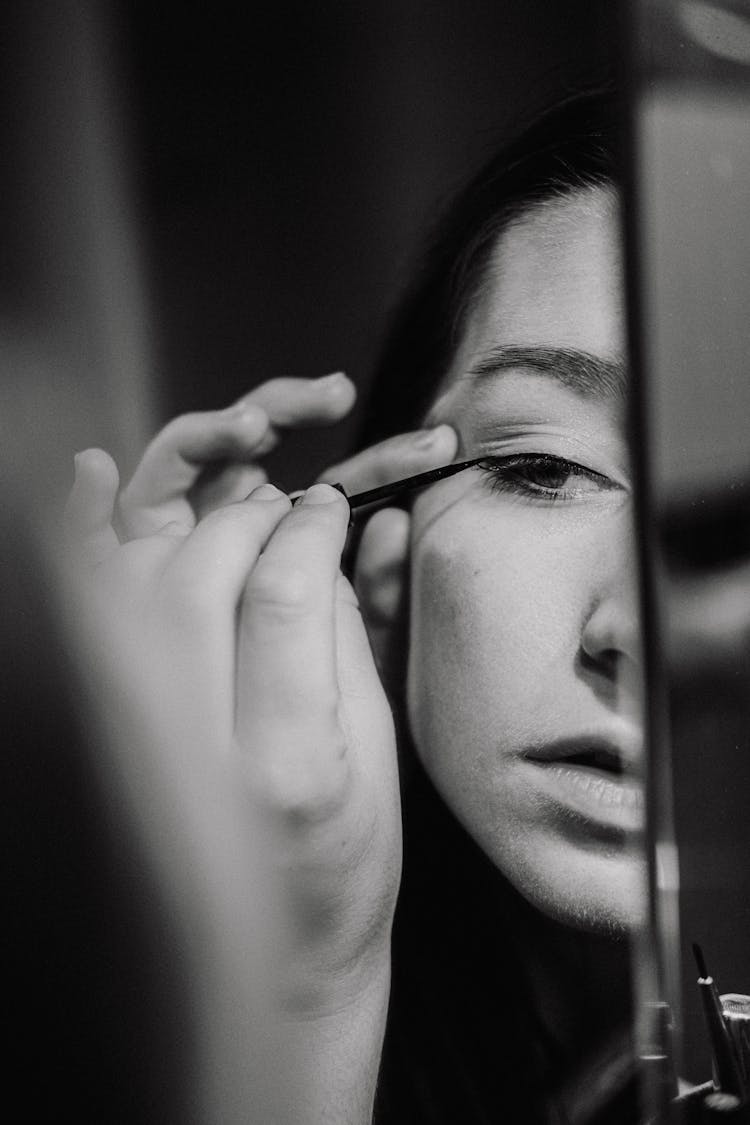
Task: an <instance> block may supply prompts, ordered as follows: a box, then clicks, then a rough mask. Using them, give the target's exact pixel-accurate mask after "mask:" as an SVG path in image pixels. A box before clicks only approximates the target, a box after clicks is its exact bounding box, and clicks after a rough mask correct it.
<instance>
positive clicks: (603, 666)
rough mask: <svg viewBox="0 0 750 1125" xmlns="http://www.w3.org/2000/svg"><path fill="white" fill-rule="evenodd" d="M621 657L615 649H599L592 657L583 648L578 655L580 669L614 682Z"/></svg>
mask: <svg viewBox="0 0 750 1125" xmlns="http://www.w3.org/2000/svg"><path fill="white" fill-rule="evenodd" d="M621 655H622V654H621V653H620V652H618V651H617V649H616V648H604V649H601V651H599V652H597V653H596V655H592V654H591V653H590V652H587V651H586V649H585V648H582V649H581V653H580V660H581V667H582V668H583V670H584V671H586V672H591V673H594V674H597V675H599V676H606V677H607V679H609V680H614V679H615V677H616V675H617V668H618V665H619V663H620V657H621Z"/></svg>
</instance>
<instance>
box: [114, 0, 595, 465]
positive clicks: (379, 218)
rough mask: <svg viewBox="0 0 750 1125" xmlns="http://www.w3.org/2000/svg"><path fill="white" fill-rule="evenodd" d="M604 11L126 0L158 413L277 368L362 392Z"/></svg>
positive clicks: (286, 461) (309, 459)
mask: <svg viewBox="0 0 750 1125" xmlns="http://www.w3.org/2000/svg"><path fill="white" fill-rule="evenodd" d="M616 8H617V6H616V5H610V4H602V3H600V2H597V0H567V2H565V3H549V0H523V2H518V0H516V2H504V3H498V2H476V0H437V2H436V0H431V2H429V3H428V2H425V0H369V2H366V3H363V2H361V0H354V2H352V0H327V2H326V3H317V4H316V3H312V4H311V3H309V2H307V3H303V2H300V0H295V2H291V0H282V2H280V3H278V2H277V3H274V4H270V3H265V4H249V5H248V4H219V5H211V6H209V5H205V4H186V5H184V6H182V7H180V9H179V11H178V10H177V9H175V8H174V7H170V6H166V7H164V6H162V5H155V4H152V3H145V2H132V0H131V2H123V3H121V4H119V5H117V7H116V8H115V9H114V13H113V14H114V18H115V22H114V25H113V26H114V27H116V28H119V29H120V31H119V33H118V37H119V42H120V44H121V48H122V53H121V58H122V78H123V89H124V98H123V101H124V105H125V107H126V109H127V114H128V118H129V122H130V127H131V140H132V152H133V163H134V167H135V168H136V170H137V179H136V193H137V209H138V223H139V226H140V228H141V230H142V231H143V232H144V234H145V238H146V247H147V251H146V260H147V273H148V279H149V285H150V294H151V307H152V310H153V324H154V329H155V334H156V348H157V355H158V370H159V376H160V385H159V388H158V389H159V397H158V411H159V415H160V417H162V418H163V417H166V416H168V415H170V414H172V413H174V412H176V411H183V410H187V409H195V408H207V407H213V406H221V405H223V404H226V403H228V402H230V401H231V400H232V399H233V398H235V397H237V396H239V395H240V394H242V393H243V392H244V391H246V390H247V389H248V388H249V387H250V386H251V385H253V384H254V383H256V382H258V381H261V380H263V379H266V378H269V377H271V376H274V375H280V374H294V375H317V374H323V373H325V372H327V371H330V370H335V369H338V368H343V369H344V370H346V371H347V372H348V373H349V374H350V375H351V377H352V378H353V379H354V380H355V381H356V382H357V383H358V385H360V386H361V387H363V388H364V387H365V386H366V385H367V381H368V377H369V375H370V372H371V370H372V366H373V362H374V359H375V356H376V354H377V350H378V347H379V342H380V339H381V337H382V335H383V331H384V327H385V325H386V323H387V318H388V314H389V310H390V308H391V307H392V305H393V303H394V302H395V300H396V299H397V297H398V293H399V290H400V288H401V286H402V285H403V282H404V280H405V278H406V277H408V275H409V271H410V269H411V268H412V265H413V263H414V260H415V256H416V254H417V252H418V248H419V246H420V244H421V241H422V238H423V236H424V233H425V231H426V230H427V229H428V228H429V226H430V224H431V222H432V221H433V220H434V219H435V217H436V216H437V214H438V213H439V211H440V208H441V206H442V205H443V204H444V202H445V201H447V200H448V199H449V198H450V197H451V195H452V193H453V192H454V190H455V189H456V188H457V187H458V186H460V185H461V184H462V183H463V181H464V180H465V179H466V178H468V176H469V175H470V174H471V173H472V171H473V170H474V169H475V168H476V167H478V165H479V163H480V162H482V161H483V160H484V159H485V158H487V157H488V156H489V155H490V154H491V153H492V152H493V151H494V149H495V148H496V146H497V145H498V143H499V142H500V141H501V140H502V139H503V138H504V137H506V136H507V135H508V133H509V132H511V131H512V130H514V129H516V128H518V124H519V121H522V120H524V119H526V118H527V117H529V116H531V115H533V114H534V113H535V112H537V111H538V110H539V109H540V108H541V107H543V106H544V105H545V104H546V103H548V102H549V101H551V100H553V99H555V98H557V97H559V96H561V95H562V94H564V93H565V92H566V91H568V90H570V89H571V88H572V87H575V86H576V85H578V84H580V83H581V82H583V81H587V80H589V81H590V80H591V79H592V77H593V78H596V77H599V76H600V75H602V74H604V73H605V72H606V70H607V67H608V65H609V64H610V61H611V59H612V57H613V55H614V53H615V51H616V45H615V43H614V36H613V30H612V26H611V25H612V23H613V21H614V15H615V12H616ZM357 417H358V416H357V415H356V414H355V416H354V418H353V420H352V423H351V425H350V426H349V427H346V426H344V427H342V428H341V432H330V433H325V434H316V435H306V436H305V437H304V438H303V437H300V438H295V439H294V445H293V449H294V450H296V451H297V455H296V456H294V455H293V456H292V458H291V460H290V455H289V451H288V450H287V452H286V455H284V456H282V459H281V461H280V462H278V463H277V464H276V465H275V466H274V468H276V470H277V473H279V474H281V476H282V477H283V476H284V475H285V473H286V474H288V475H289V476H296V479H295V480H285V481H284V483H288V484H290V485H292V484H301V483H304V482H303V481H302V480H301V479H299V477H298V476H297V474H298V473H300V472H301V473H304V472H308V473H313V472H315V471H317V469H319V468H321V467H322V466H323V465H324V464H325V463H330V462H331V461H332V460H333V459H335V458H336V457H338V456H340V455H341V453H342V451H343V450H345V449H346V448H347V446H348V445H349V443H350V441H351V436H352V428H351V427H352V426H354V425H356V422H357ZM300 459H301V460H302V463H303V464H304V465H305V468H304V469H302V468H299V469H298V465H299V464H300Z"/></svg>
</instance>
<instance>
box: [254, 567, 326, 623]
mask: <svg viewBox="0 0 750 1125" xmlns="http://www.w3.org/2000/svg"><path fill="white" fill-rule="evenodd" d="M246 597H247V598H248V599H249V600H250V602H251V603H252V605H253V606H254V607H257V608H260V609H263V610H267V611H270V612H272V613H277V614H279V615H281V616H284V617H303V616H305V615H306V614H307V613H309V612H310V611H311V610H312V609H313V607H314V602H315V592H314V587H313V582H312V579H311V577H310V575H309V574H308V573H307V572H306V571H305V570H303V569H302V567H300V566H296V565H293V564H279V563H276V564H275V565H273V566H269V565H265V566H264V565H262V564H260V565H258V566H257V567H256V568H255V570H254V571H253V573H252V574H251V575H250V578H249V580H248V583H247V590H246Z"/></svg>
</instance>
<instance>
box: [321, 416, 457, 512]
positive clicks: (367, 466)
mask: <svg viewBox="0 0 750 1125" xmlns="http://www.w3.org/2000/svg"><path fill="white" fill-rule="evenodd" d="M457 447H458V438H457V436H456V433H455V430H453V429H452V427H451V426H448V425H440V426H436V427H435V428H434V429H432V430H417V431H416V432H414V433H409V434H398V435H397V436H396V437H392V438H387V439H386V440H385V441H382V442H380V443H379V444H378V445H373V446H370V448H369V449H364V450H362V452H361V453H357V454H355V455H354V457H350V458H349V459H348V460H347V461H342V462H341V463H340V464H338V465H334V466H332V467H331V468H330V469H326V471H325V472H324V473H323V474H322V475H321V477H320V480H324V481H328V482H329V483H330V484H343V486H344V488H345V489H346V491H347V492H348V493H349V495H350V496H353V495H354V494H355V493H356V492H363V491H364V490H365V489H368V488H376V487H377V486H378V485H381V484H390V482H391V481H396V480H399V479H400V478H401V477H408V476H411V475H412V474H415V473H420V472H426V471H427V470H428V469H436V468H438V467H439V466H440V465H447V464H449V463H450V462H451V461H452V460H453V459H454V457H455V455H456V450H457Z"/></svg>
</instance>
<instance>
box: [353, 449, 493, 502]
mask: <svg viewBox="0 0 750 1125" xmlns="http://www.w3.org/2000/svg"><path fill="white" fill-rule="evenodd" d="M485 460H486V458H485V457H475V458H474V459H473V460H472V461H457V462H455V463H454V464H452V465H441V466H440V468H439V469H428V471H427V472H426V473H417V474H416V475H415V476H413V477H404V478H403V479H402V480H394V481H393V482H392V483H391V484H381V485H380V486H379V487H378V488H368V489H367V491H366V492H357V493H355V495H354V496H349V495H347V492H346V489H345V488H344V486H343V485H342V484H335V485H334V486H333V487H334V488H337V489H338V490H339V492H342V493H343V494H344V496H346V498H347V500H348V501H349V507H350V508H351V510H352V511H354V509H355V508H362V507H364V506H365V504H377V503H379V502H380V501H381V500H392V499H393V498H394V497H396V496H401V495H402V494H403V493H404V492H411V491H412V490H413V489H415V488H424V486H425V485H427V484H433V483H434V482H435V481H438V480H445V478H446V477H452V476H453V475H454V474H455V473H462V472H463V471H464V469H470V468H472V466H474V465H479V464H481V462H482V461H485Z"/></svg>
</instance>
